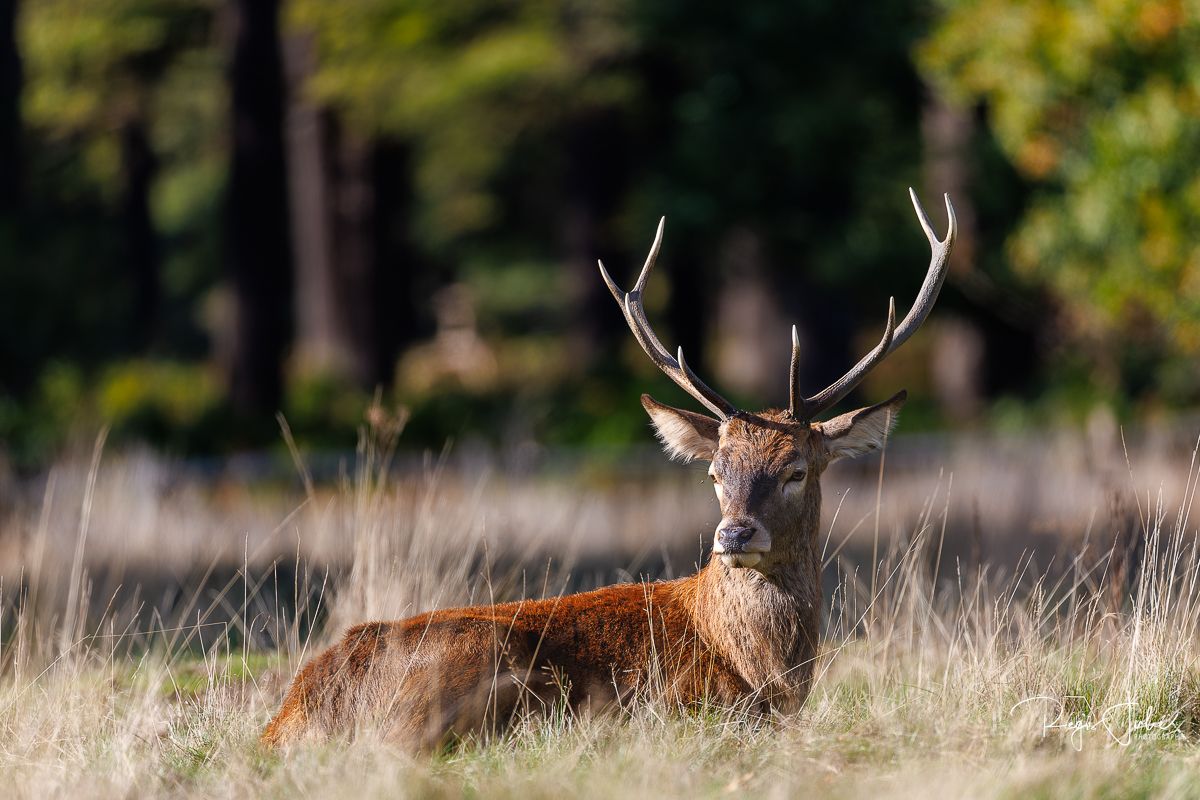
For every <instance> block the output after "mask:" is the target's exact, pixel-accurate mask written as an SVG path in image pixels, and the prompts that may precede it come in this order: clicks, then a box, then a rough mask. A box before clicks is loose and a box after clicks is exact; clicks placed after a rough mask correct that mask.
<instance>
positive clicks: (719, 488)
mask: <svg viewBox="0 0 1200 800" xmlns="http://www.w3.org/2000/svg"><path fill="white" fill-rule="evenodd" d="M909 195H910V196H911V198H912V203H913V208H914V209H915V210H916V212H917V219H918V220H919V221H920V223H921V227H922V228H923V229H924V231H925V236H926V238H928V239H929V244H930V247H931V248H932V257H931V259H930V262H929V270H928V272H927V273H926V275H925V281H924V283H923V284H922V285H921V290H920V292H919V293H918V295H917V299H916V302H914V303H913V306H912V308H911V309H910V310H909V312H908V314H907V315H906V316H905V317H904V319H903V320H902V321H901V322H900V324H899V325H896V303H895V298H892V299H891V300H890V301H889V302H888V314H887V323H886V325H885V326H884V331H883V337H882V339H880V342H879V344H878V345H876V346H875V348H874V349H873V350H872V351H871V352H869V353H868V354H867V355H865V356H863V358H862V359H861V360H860V361H859V362H858V363H857V364H855V365H854V366H853V367H852V368H851V369H850V371H849V372H847V373H846V374H845V375H843V376H842V377H841V378H839V379H838V380H837V381H835V382H834V383H833V384H831V385H830V386H828V387H826V388H825V389H822V390H821V391H820V392H817V393H816V394H814V395H812V396H810V397H805V396H804V395H803V394H802V393H801V391H800V386H799V366H800V347H799V337H798V336H797V334H796V328H795V326H793V327H792V360H791V367H790V371H789V376H790V402H789V404H788V408H787V409H786V410H782V409H770V410H767V411H760V412H757V413H750V412H746V411H739V410H738V409H737V408H736V407H735V406H734V405H733V404H732V403H730V402H729V401H728V400H726V399H725V398H723V397H721V396H720V395H719V394H717V393H716V392H715V391H713V390H712V389H711V388H709V386H708V385H707V384H705V383H704V382H703V381H702V380H700V378H699V377H697V375H696V374H695V373H694V372H693V371H692V370H691V368H690V367H689V366H688V364H687V362H686V361H685V360H684V357H683V348H680V349H679V350H678V351H677V355H676V356H675V357H672V356H671V354H670V352H669V351H668V350H667V349H666V348H665V347H664V346H663V344H662V342H661V341H660V340H659V338H658V337H657V336H656V335H655V334H654V331H653V330H651V328H650V324H649V322H648V320H647V319H646V313H645V310H644V309H643V307H642V292H643V290H644V288H645V285H646V279H647V278H648V277H649V275H650V271H651V269H652V268H653V267H654V262H655V260H656V259H657V257H658V251H659V248H660V247H661V246H662V235H663V225H664V223H665V219H664V220H660V221H659V223H658V232H657V234H656V235H655V237H654V244H653V245H652V246H651V248H650V254H649V255H648V256H647V257H646V263H645V265H644V266H643V267H642V272H641V275H639V276H638V280H637V283H636V284H634V287H633V290H632V291H630V292H624V291H622V290H621V289H620V288H619V287H618V286H617V285H616V283H614V282H613V280H612V278H611V277H609V274H608V271H607V270H605V268H604V264H603V263H600V274H601V276H602V277H603V278H604V282H605V283H606V284H607V285H608V288H609V291H611V292H612V295H613V297H614V298H615V299H616V301H617V303H618V304H619V305H620V306H621V310H622V311H623V312H624V314H625V320H626V322H627V323H628V324H629V328H630V330H631V331H633V335H634V338H636V339H637V341H638V343H639V344H640V345H641V346H642V349H643V350H645V351H646V354H647V355H648V356H650V359H651V360H652V361H654V363H655V364H657V365H658V367H659V368H660V369H662V371H663V372H665V373H666V374H667V375H668V376H669V377H670V378H671V379H672V380H673V381H674V382H675V383H676V384H678V385H679V386H680V388H682V389H683V390H684V391H686V392H687V393H688V394H690V395H692V396H693V397H694V398H696V400H698V401H699V402H700V403H701V405H703V406H704V407H705V408H707V409H708V410H709V411H710V412H712V414H713V415H714V416H707V415H705V414H697V413H695V412H692V411H685V410H683V409H679V408H672V407H671V406H667V405H663V404H662V403H659V402H658V401H656V400H654V399H653V398H651V397H650V396H649V395H642V405H643V407H645V409H646V412H647V413H648V414H649V415H650V419H651V421H652V422H653V424H654V428H655V431H656V432H657V433H658V437H659V439H661V440H662V443H663V446H664V448H665V449H666V451H667V453H668V455H670V456H671V457H672V458H677V459H680V460H683V461H692V460H697V459H699V460H703V461H708V462H710V466H709V471H708V472H709V476H710V477H711V478H712V481H713V484H714V488H715V490H716V494H717V500H718V501H719V502H720V504H721V521H720V523H718V525H717V529H716V531H715V532H714V535H713V536H714V538H713V553H714V555H717V556H719V557H720V560H721V562H722V563H724V564H725V566H727V567H732V568H744V567H754V568H756V569H759V570H761V571H764V572H770V571H771V567H772V565H773V564H775V563H778V562H781V561H786V560H788V559H789V558H790V557H791V556H792V554H793V553H794V552H795V551H796V548H798V547H802V546H809V545H811V541H800V540H804V539H812V538H814V537H815V535H816V528H817V522H818V520H819V511H820V485H819V481H820V477H821V474H822V472H824V470H825V468H826V467H827V466H829V464H831V463H833V462H834V461H836V460H837V459H839V458H845V457H848V456H856V455H861V454H863V453H868V452H870V451H872V450H876V449H878V448H880V447H882V446H883V443H884V441H885V440H886V438H887V435H888V433H889V432H890V430H891V428H892V426H893V425H894V424H895V422H896V415H897V412H898V411H899V409H900V406H901V405H902V404H903V403H904V399H905V396H906V395H905V392H903V391H902V392H900V393H898V394H896V395H895V396H894V397H892V398H891V399H890V400H887V401H885V402H883V403H880V404H878V405H874V406H870V407H868V408H861V409H858V410H857V411H851V412H849V413H846V414H842V415H841V416H837V417H834V418H833V419H829V420H826V421H824V422H820V421H816V417H817V416H818V415H820V414H821V413H823V412H824V411H827V410H828V409H830V408H831V407H832V406H834V405H835V404H836V403H837V402H838V401H840V400H841V399H842V398H844V397H845V396H846V395H847V394H849V393H850V392H851V391H852V390H853V389H854V388H855V387H856V386H858V384H859V383H860V382H861V381H862V380H863V378H864V377H866V375H867V373H868V372H870V371H871V369H872V368H874V367H875V366H876V365H877V364H879V362H881V361H882V360H883V359H884V358H886V357H887V356H888V354H889V353H891V352H892V351H894V350H895V349H896V348H897V347H899V346H900V345H901V344H903V343H904V342H905V341H907V340H908V338H909V337H910V336H912V335H913V334H914V333H915V332H916V330H917V328H919V327H920V326H921V323H922V322H924V321H925V318H926V317H927V316H928V315H929V312H930V310H931V309H932V308H933V304H934V302H935V301H936V300H937V296H938V292H940V291H941V288H942V283H943V282H944V281H945V278H946V266H947V260H948V258H949V256H950V249H951V247H952V246H953V245H954V237H955V234H956V233H957V225H956V222H955V218H954V207H953V206H952V205H951V204H950V196H949V195H946V214H947V217H948V219H949V226H948V231H947V234H946V238H945V239H944V240H939V239H938V237H937V235H936V234H935V233H934V230H933V226H932V225H931V224H930V222H929V216H928V215H927V214H926V213H925V209H924V208H922V207H921V203H920V201H918V200H917V195H916V193H915V192H913V191H912V189H909ZM797 521H800V523H799V524H797Z"/></svg>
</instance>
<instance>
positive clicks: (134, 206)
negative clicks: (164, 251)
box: [121, 115, 161, 350]
mask: <svg viewBox="0 0 1200 800" xmlns="http://www.w3.org/2000/svg"><path fill="white" fill-rule="evenodd" d="M121 168H122V171H123V173H124V177H125V197H124V200H123V202H122V211H123V214H122V216H123V219H124V226H125V258H126V260H127V266H128V268H129V271H130V275H131V277H132V279H133V285H134V309H133V314H134V318H133V326H134V339H135V345H136V347H137V348H138V349H141V350H145V349H146V348H147V347H149V346H150V345H151V344H152V343H153V342H154V338H155V334H156V332H157V328H158V310H159V301H160V295H161V289H160V284H159V247H158V236H157V234H156V232H155V230H154V221H153V220H152V219H151V217H150V187H151V184H152V183H153V181H154V175H155V172H156V171H157V169H158V165H157V160H156V159H155V157H154V151H153V149H152V148H151V146H150V141H149V137H148V136H147V134H146V121H145V119H144V118H143V117H142V116H140V115H137V116H134V117H133V118H131V119H129V120H127V121H126V123H125V124H124V125H123V126H122V128H121Z"/></svg>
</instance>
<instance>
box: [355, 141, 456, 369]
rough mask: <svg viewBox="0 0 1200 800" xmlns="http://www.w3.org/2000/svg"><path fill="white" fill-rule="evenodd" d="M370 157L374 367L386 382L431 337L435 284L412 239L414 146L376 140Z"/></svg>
mask: <svg viewBox="0 0 1200 800" xmlns="http://www.w3.org/2000/svg"><path fill="white" fill-rule="evenodd" d="M373 149H374V152H373V155H372V159H371V168H372V176H371V177H372V184H373V186H374V197H375V224H374V237H373V242H372V244H373V249H374V252H375V277H374V286H375V292H374V297H373V298H372V301H373V302H372V307H373V308H374V310H375V315H374V322H375V342H376V348H375V366H374V373H375V375H376V377H377V380H380V381H382V382H385V383H389V382H390V381H391V379H392V374H393V371H394V370H395V367H396V359H397V357H398V356H399V355H400V353H401V352H403V350H404V349H405V348H406V347H407V346H408V345H410V344H412V343H414V342H416V341H418V340H420V339H421V338H423V337H425V336H428V335H429V334H431V333H432V330H433V326H432V323H431V321H432V314H431V313H430V312H429V308H430V305H429V298H431V297H433V294H434V292H435V290H436V289H437V287H438V285H439V280H438V276H437V275H435V274H434V271H433V270H431V269H429V268H428V265H427V264H425V262H424V261H423V259H422V257H421V253H420V251H419V249H418V248H417V245H416V243H415V242H414V241H413V239H412V225H411V221H412V216H413V206H414V203H415V199H416V197H415V191H414V188H415V183H414V175H413V170H414V163H413V152H412V147H411V146H409V145H407V144H405V143H403V142H395V141H390V142H389V141H381V142H376V143H375V146H374V148H373Z"/></svg>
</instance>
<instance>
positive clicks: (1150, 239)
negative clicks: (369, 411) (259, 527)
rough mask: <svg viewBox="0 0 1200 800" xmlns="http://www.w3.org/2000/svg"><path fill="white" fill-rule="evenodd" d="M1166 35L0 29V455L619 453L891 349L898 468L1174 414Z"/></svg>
mask: <svg viewBox="0 0 1200 800" xmlns="http://www.w3.org/2000/svg"><path fill="white" fill-rule="evenodd" d="M1197 165H1200V3H1197V2H1195V0H1187V2H1183V0H1102V1H1101V2H1095V3H1079V2H1068V1H1067V0H1029V1H1028V2H1020V3H1009V2H1003V1H1002V0H944V1H943V2H912V1H911V0H879V1H878V2H873V3H859V4H854V3H850V4H847V3H844V2H834V1H833V0H808V1H807V2H791V3H788V2H768V0H746V1H745V2H741V3H728V2H710V0H690V1H689V2H682V0H654V2H640V3H635V2H632V1H631V0H590V1H589V2H581V1H580V0H513V1H511V2H507V1H505V0H346V1H345V2H337V3H335V2H328V0H0V442H2V443H3V447H0V449H2V450H4V451H5V452H6V457H7V458H8V459H9V460H10V462H11V463H12V464H15V465H17V466H18V467H19V468H21V467H32V466H35V465H39V464H43V463H46V462H47V461H48V460H50V459H52V458H54V457H55V455H56V454H57V453H58V452H60V451H61V450H62V448H64V447H66V446H69V445H70V444H71V441H72V437H81V438H86V439H88V440H90V439H91V438H92V437H94V435H95V431H96V430H97V429H98V428H99V427H100V426H101V425H105V424H107V425H109V426H111V429H112V436H113V438H114V439H116V440H117V441H126V442H131V441H146V442H149V443H151V444H153V445H155V446H157V447H160V448H163V449H165V450H167V451H168V452H173V453H177V454H180V455H188V456H204V455H221V454H226V453H230V452H234V451H238V450H244V449H259V448H264V447H267V448H269V447H281V446H282V445H281V443H280V441H281V440H280V437H279V430H278V426H277V424H276V422H275V420H274V416H275V414H276V413H277V412H282V413H283V414H284V415H285V416H286V418H287V420H288V421H289V423H290V425H291V428H292V430H293V431H294V432H295V435H296V437H297V439H299V440H301V441H302V442H303V443H304V444H306V445H308V446H310V447H314V448H329V449H339V448H340V449H348V448H349V447H351V446H352V445H353V442H354V431H355V428H356V426H357V425H359V424H360V423H361V420H362V418H363V411H364V409H365V408H366V407H367V405H368V404H369V403H370V402H371V398H372V397H373V396H374V395H375V393H376V392H381V393H382V395H383V397H384V398H386V401H387V402H388V403H397V404H403V405H405V406H407V407H408V408H409V409H410V410H411V411H412V414H413V416H412V419H411V422H410V424H409V428H408V430H407V432H406V434H405V441H406V442H407V443H409V444H416V445H425V446H433V447H438V446H441V444H442V443H443V442H445V441H446V440H447V439H455V440H457V441H462V440H463V439H464V438H465V439H478V440H480V441H483V442H486V443H490V444H492V445H496V446H500V447H505V448H509V447H515V448H520V447H522V446H524V445H526V444H528V443H533V442H536V443H538V445H539V446H542V445H545V446H552V447H559V446H561V447H589V448H593V449H596V448H599V449H603V448H605V447H611V448H614V449H615V448H619V447H620V446H622V445H625V444H628V443H631V442H645V441H646V440H647V439H648V436H647V432H646V421H645V419H644V415H643V413H642V410H641V408H640V407H639V405H638V403H637V402H636V397H637V395H638V394H639V393H641V392H642V391H651V392H653V393H655V394H656V396H658V397H659V398H660V399H662V400H664V401H666V402H673V403H677V404H680V405H684V406H686V407H691V405H690V404H689V403H688V401H687V400H686V398H685V397H684V395H683V394H682V393H681V392H680V391H679V390H678V389H676V388H675V387H674V386H673V385H671V384H670V383H669V382H668V381H667V379H666V378H664V377H663V376H661V375H660V374H659V373H658V372H657V370H656V369H655V368H654V367H653V366H652V365H651V364H650V362H649V360H648V359H646V358H645V357H644V356H643V355H642V354H641V352H640V351H639V350H638V349H637V346H636V344H635V343H634V341H633V339H632V337H631V336H630V335H629V333H628V332H627V330H626V329H625V327H624V322H623V319H622V317H621V315H620V313H619V312H618V310H617V308H615V307H614V304H613V302H612V299H611V297H610V296H609V295H608V293H607V291H606V289H605V287H604V285H603V284H602V282H601V280H600V278H599V275H598V274H597V270H596V259H597V258H598V257H599V258H603V259H604V260H605V263H606V265H608V266H609V268H610V270H611V271H612V272H613V275H614V277H615V278H616V279H617V280H618V282H620V283H622V284H628V283H629V282H631V281H632V279H633V275H634V274H635V273H636V270H637V269H638V268H639V267H640V265H641V262H642V259H643V258H644V256H645V252H646V250H647V249H648V247H649V245H650V241H651V238H652V235H653V232H654V227H655V225H656V223H657V221H658V218H659V217H660V216H661V215H666V217H667V229H666V238H665V244H664V248H663V254H662V257H661V258H660V268H659V270H658V271H657V272H656V274H655V277H654V280H653V281H652V282H651V284H650V290H649V291H650V293H649V295H648V298H647V306H648V307H649V310H650V313H651V315H652V317H653V318H654V320H655V322H656V326H657V327H658V329H659V330H660V331H661V332H662V334H663V335H664V338H665V340H666V341H667V342H668V343H669V344H671V345H675V344H679V345H682V346H683V347H684V349H685V350H686V351H687V352H688V355H689V360H690V361H691V362H693V364H694V365H695V366H696V368H697V370H698V371H699V372H700V374H702V375H704V376H705V377H706V378H709V379H711V381H712V382H713V383H715V384H716V385H717V386H719V387H720V388H721V390H722V391H723V392H725V393H726V394H727V395H728V396H730V397H731V398H733V399H735V400H736V401H740V402H743V403H745V404H747V405H750V406H768V405H777V404H779V403H781V402H784V401H785V399H786V396H787V395H786V372H787V358H788V352H789V347H790V342H789V338H788V331H789V326H790V325H791V324H792V323H793V322H795V323H797V324H798V325H799V327H800V331H801V334H802V338H803V342H804V353H805V361H804V364H803V371H804V376H805V380H806V385H810V386H813V387H817V386H818V385H824V384H825V383H826V382H828V381H829V380H830V379H831V378H832V377H835V376H836V375H838V374H841V372H842V371H844V370H845V368H846V367H847V366H848V365H849V364H850V363H852V361H853V360H854V359H855V358H857V356H858V354H859V353H860V352H861V351H863V350H864V349H865V348H866V347H868V346H870V344H872V343H873V342H874V341H875V340H876V339H877V338H878V335H879V331H880V329H881V327H882V325H883V321H884V312H885V309H886V304H887V298H888V296H889V295H895V296H896V297H897V302H898V305H899V310H900V312H901V313H903V312H904V311H905V310H906V309H907V307H908V304H909V303H911V301H912V298H913V297H914V296H915V294H916V290H917V288H918V286H919V283H920V280H921V277H922V275H923V274H924V272H925V269H926V266H927V263H928V248H927V244H926V242H925V240H924V237H923V236H922V235H921V232H920V228H919V227H918V225H917V222H916V219H915V218H914V216H913V213H912V209H911V207H910V206H909V201H908V197H907V195H906V188H907V187H908V186H910V185H911V186H914V187H915V188H916V189H917V191H918V194H919V195H920V196H921V197H922V199H923V201H924V203H925V205H926V207H927V208H928V209H929V210H930V212H931V214H932V215H933V218H934V222H935V227H937V228H938V229H939V230H944V224H945V219H944V211H943V209H942V208H941V200H940V194H941V193H942V192H949V193H950V195H951V196H952V197H953V199H954V202H955V206H956V208H957V210H958V216H959V220H960V225H961V233H960V239H959V243H958V245H957V248H956V250H955V252H954V260H953V264H952V271H951V275H950V278H949V280H948V282H947V286H946V289H945V290H944V292H943V294H942V299H941V301H940V303H939V307H938V309H937V310H936V311H935V313H934V317H933V319H931V321H930V323H929V324H927V325H926V327H925V329H924V330H923V331H922V333H921V334H920V335H919V336H918V337H917V338H915V339H914V340H913V341H912V342H910V343H909V345H908V346H907V347H905V348H904V349H903V350H901V351H900V352H899V353H898V354H897V355H896V356H895V357H893V358H892V359H890V360H889V361H888V362H887V363H886V364H885V366H884V367H882V368H881V369H879V370H877V371H876V373H875V374H874V375H873V376H872V378H871V379H870V381H869V382H868V383H867V384H866V385H865V387H864V388H863V389H862V390H861V392H860V394H861V395H862V397H861V399H863V400H864V401H866V400H873V399H878V398H881V397H883V396H885V395H887V394H890V393H891V392H893V391H895V390H896V389H898V388H900V387H902V386H907V387H908V388H909V389H910V390H913V391H912V395H911V396H912V398H913V401H912V403H911V405H910V409H909V411H908V412H906V423H905V428H906V429H907V430H920V429H928V428H934V427H944V426H954V427H971V428H991V427H997V426H999V427H1000V428H1002V429H1011V428H1017V427H1026V426H1029V425H1033V424H1038V425H1041V424H1046V423H1048V422H1062V421H1079V420H1083V419H1085V418H1087V416H1088V415H1089V414H1091V413H1093V411H1094V410H1095V409H1097V408H1101V409H1109V410H1110V411H1111V412H1112V413H1113V414H1115V415H1116V417H1117V418H1118V419H1140V418H1146V417H1147V416H1162V415H1165V414H1168V413H1171V412H1172V411H1175V410H1178V409H1183V408H1188V407H1192V406H1195V405H1196V404H1197V402H1198V401H1200V236H1198V234H1200V168H1198V166H1197Z"/></svg>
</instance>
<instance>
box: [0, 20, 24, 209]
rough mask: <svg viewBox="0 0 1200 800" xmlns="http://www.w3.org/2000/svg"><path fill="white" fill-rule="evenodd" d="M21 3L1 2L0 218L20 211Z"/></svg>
mask: <svg viewBox="0 0 1200 800" xmlns="http://www.w3.org/2000/svg"><path fill="white" fill-rule="evenodd" d="M18 5H19V3H18V0H0V215H3V216H8V215H12V214H15V213H16V212H17V211H18V210H20V208H21V199H22V194H23V192H22V188H23V180H22V174H21V165H22V163H23V159H22V158H21V84H22V72H21V54H20V50H19V49H18V45H17V30H16V28H17V6H18Z"/></svg>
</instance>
